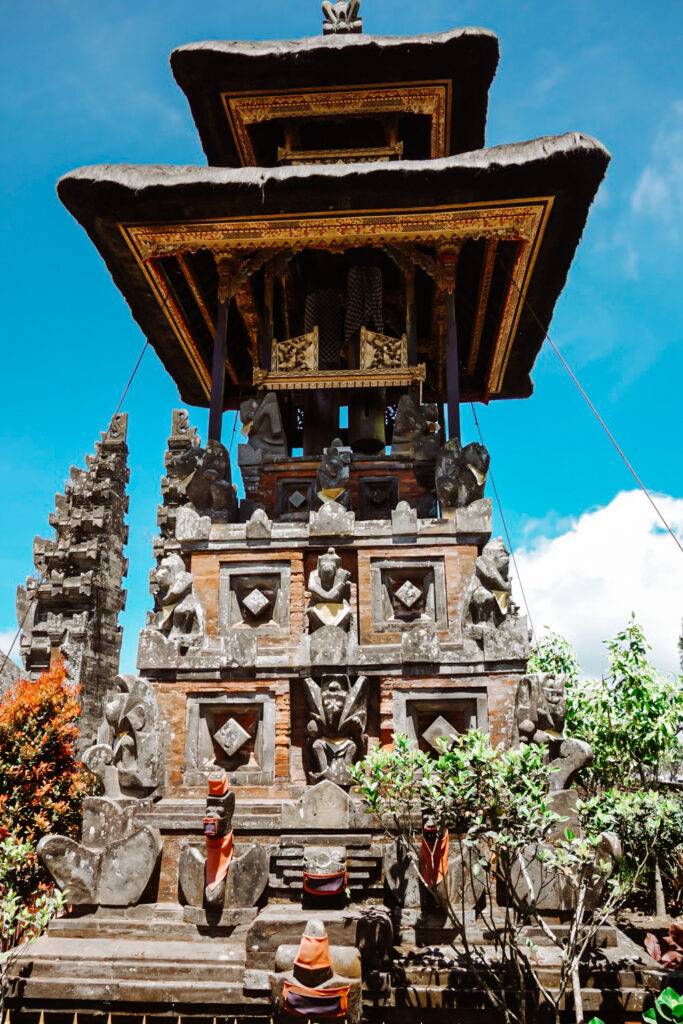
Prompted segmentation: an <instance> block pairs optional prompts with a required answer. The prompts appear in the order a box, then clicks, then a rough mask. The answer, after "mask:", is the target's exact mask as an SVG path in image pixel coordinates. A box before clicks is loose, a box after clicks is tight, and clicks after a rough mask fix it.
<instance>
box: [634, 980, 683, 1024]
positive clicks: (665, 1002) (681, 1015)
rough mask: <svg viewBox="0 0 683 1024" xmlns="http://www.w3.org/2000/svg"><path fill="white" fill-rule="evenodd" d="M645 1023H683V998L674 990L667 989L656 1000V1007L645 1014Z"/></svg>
mask: <svg viewBox="0 0 683 1024" xmlns="http://www.w3.org/2000/svg"><path fill="white" fill-rule="evenodd" d="M643 1021H652V1022H653V1024H670V1022H672V1021H683V996H679V994H678V992H676V991H675V989H673V988H665V989H664V991H663V992H660V993H659V995H658V996H657V998H656V999H655V1005H654V1006H653V1007H652V1008H651V1009H649V1010H647V1011H646V1012H645V1013H644V1014H643Z"/></svg>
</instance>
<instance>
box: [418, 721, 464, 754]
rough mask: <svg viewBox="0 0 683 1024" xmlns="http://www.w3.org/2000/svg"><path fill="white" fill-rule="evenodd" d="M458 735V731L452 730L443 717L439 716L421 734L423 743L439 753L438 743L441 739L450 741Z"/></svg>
mask: <svg viewBox="0 0 683 1024" xmlns="http://www.w3.org/2000/svg"><path fill="white" fill-rule="evenodd" d="M457 735H458V730H457V729H455V728H453V726H452V725H451V723H450V722H448V721H447V720H446V719H445V718H444V717H443V715H439V716H438V717H437V718H435V719H434V721H433V722H432V724H431V725H430V726H429V728H428V729H425V731H424V732H423V733H422V739H423V740H424V741H425V743H428V744H429V746H430V747H431V748H432V750H435V751H436V752H437V753H440V752H441V751H440V745H439V741H440V740H442V739H446V740H452V739H454V737H455V736H457Z"/></svg>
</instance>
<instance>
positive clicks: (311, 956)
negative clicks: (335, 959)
mask: <svg viewBox="0 0 683 1024" xmlns="http://www.w3.org/2000/svg"><path fill="white" fill-rule="evenodd" d="M294 963H295V964H296V965H297V967H304V968H308V970H310V971H320V970H322V969H323V968H325V967H329V968H331V967H332V961H331V960H330V940H329V939H328V937H327V935H323V937H322V938H320V939H319V938H316V937H315V936H313V935H303V936H302V938H301V942H300V943H299V949H298V951H297V954H296V957H295V959H294Z"/></svg>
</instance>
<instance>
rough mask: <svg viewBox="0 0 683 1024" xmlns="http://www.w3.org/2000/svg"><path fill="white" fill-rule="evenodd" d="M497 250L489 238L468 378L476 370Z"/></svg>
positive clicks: (469, 359)
mask: <svg viewBox="0 0 683 1024" xmlns="http://www.w3.org/2000/svg"><path fill="white" fill-rule="evenodd" d="M497 249H498V242H497V240H496V239H495V238H490V239H489V240H488V242H487V243H486V252H485V253H484V265H483V267H482V272H481V282H480V284H479V295H478V298H477V312H476V315H475V318H474V325H473V327H472V341H471V343H470V351H469V355H468V357H467V373H468V374H469V376H471V375H472V374H473V373H474V371H475V370H476V368H477V359H478V358H479V346H480V344H481V336H482V332H483V330H484V320H485V318H486V311H487V309H488V305H489V294H490V292H491V280H492V278H493V267H494V264H495V262H496V250H497Z"/></svg>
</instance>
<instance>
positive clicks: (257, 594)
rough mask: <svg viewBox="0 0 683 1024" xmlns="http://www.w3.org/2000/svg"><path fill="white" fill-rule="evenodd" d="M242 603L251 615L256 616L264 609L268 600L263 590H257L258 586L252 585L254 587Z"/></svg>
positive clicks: (268, 602)
mask: <svg viewBox="0 0 683 1024" xmlns="http://www.w3.org/2000/svg"><path fill="white" fill-rule="evenodd" d="M242 603H243V604H244V606H245V608H247V609H248V610H249V611H250V612H251V614H252V615H254V616H258V615H260V614H261V613H262V612H264V611H265V610H266V608H267V607H268V605H269V604H270V601H269V600H268V598H267V597H266V595H265V594H264V593H263V591H261V590H259V589H258V587H254V589H253V590H252V591H251V592H250V593H249V594H247V596H246V597H245V598H244V601H243V602H242Z"/></svg>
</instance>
